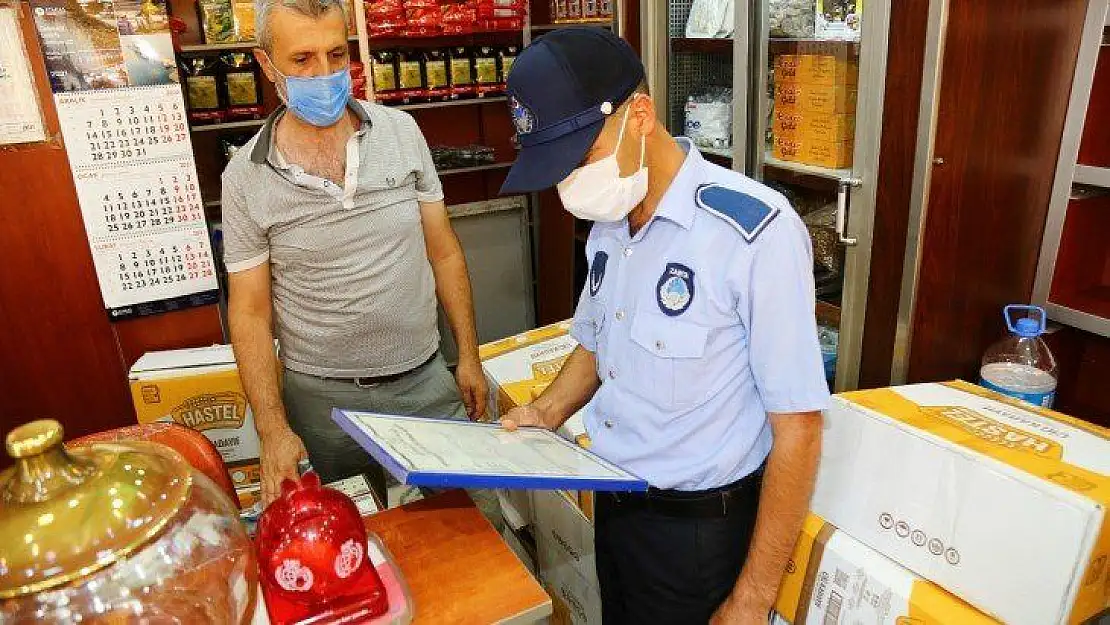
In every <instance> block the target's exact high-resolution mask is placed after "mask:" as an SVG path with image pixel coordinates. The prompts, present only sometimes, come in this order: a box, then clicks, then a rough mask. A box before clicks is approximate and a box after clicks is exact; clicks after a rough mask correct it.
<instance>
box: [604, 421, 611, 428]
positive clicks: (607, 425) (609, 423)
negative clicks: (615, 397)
mask: <svg viewBox="0 0 1110 625" xmlns="http://www.w3.org/2000/svg"><path fill="white" fill-rule="evenodd" d="M605 427H606V428H609V429H610V430H611V429H613V422H612V421H606V422H605Z"/></svg>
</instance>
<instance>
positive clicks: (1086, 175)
mask: <svg viewBox="0 0 1110 625" xmlns="http://www.w3.org/2000/svg"><path fill="white" fill-rule="evenodd" d="M1072 182H1074V183H1075V184H1085V185H1089V186H1092V187H1102V188H1104V189H1110V167H1092V166H1091V165H1076V166H1075V176H1074V177H1073V178H1072Z"/></svg>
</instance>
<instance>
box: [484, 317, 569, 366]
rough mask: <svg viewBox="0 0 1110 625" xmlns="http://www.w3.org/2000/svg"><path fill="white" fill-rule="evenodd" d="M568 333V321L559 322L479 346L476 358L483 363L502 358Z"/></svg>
mask: <svg viewBox="0 0 1110 625" xmlns="http://www.w3.org/2000/svg"><path fill="white" fill-rule="evenodd" d="M569 331H570V322H569V321H561V322H559V323H553V324H551V325H547V326H544V327H542V328H536V329H535V330H529V331H528V332H525V333H523V334H518V335H516V336H510V337H508V338H504V339H501V340H500V341H494V342H492V343H486V344H485V345H482V346H480V347H479V348H478V358H479V359H480V360H482V361H483V362H485V361H488V360H490V359H494V358H497V357H498V356H503V355H505V354H508V353H510V352H513V351H516V350H518V349H522V348H525V347H528V346H530V345H535V344H536V343H542V342H543V341H546V340H548V339H551V338H555V337H558V336H562V335H564V334H566V333H567V332H569Z"/></svg>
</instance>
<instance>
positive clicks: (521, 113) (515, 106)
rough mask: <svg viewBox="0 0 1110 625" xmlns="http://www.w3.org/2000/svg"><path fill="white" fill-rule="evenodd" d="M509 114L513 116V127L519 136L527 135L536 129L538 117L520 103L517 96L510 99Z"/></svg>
mask: <svg viewBox="0 0 1110 625" xmlns="http://www.w3.org/2000/svg"><path fill="white" fill-rule="evenodd" d="M509 112H510V113H511V114H512V116H513V125H515V126H516V131H517V133H518V134H522V135H526V134H528V133H530V132H532V131H533V130H535V129H536V115H535V113H533V112H532V110H531V109H529V108H528V107H527V106H524V105H523V104H521V103H520V100H517V99H516V96H510V97H509Z"/></svg>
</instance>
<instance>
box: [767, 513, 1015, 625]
mask: <svg viewBox="0 0 1110 625" xmlns="http://www.w3.org/2000/svg"><path fill="white" fill-rule="evenodd" d="M775 612H776V613H777V616H778V619H777V621H776V622H781V623H788V624H793V625H841V624H844V625H847V624H849V623H870V624H872V625H909V624H911V623H912V624H913V625H949V624H955V623H959V624H960V625H997V624H998V621H996V620H995V619H992V618H991V617H989V616H987V615H986V614H983V613H982V612H979V611H978V610H976V609H975V608H973V607H971V606H970V605H968V604H967V603H965V602H963V601H961V600H960V599H959V598H957V597H955V596H954V595H952V594H950V593H948V592H945V591H944V590H943V589H941V588H940V587H939V586H937V585H936V584H932V583H930V582H928V581H926V580H924V579H922V578H921V577H919V576H917V575H914V574H913V573H912V572H910V571H909V570H907V569H906V568H904V567H902V566H899V565H898V564H897V563H895V562H893V561H892V560H890V559H889V558H885V557H883V556H882V555H880V554H879V553H877V552H875V551H874V550H872V549H869V548H868V547H867V546H865V545H864V544H863V543H860V542H859V541H857V540H855V539H854V538H852V537H850V536H848V535H847V534H846V533H844V532H842V531H840V530H838V529H837V528H836V527H835V526H833V525H832V524H831V523H828V522H827V521H825V520H824V519H822V518H820V517H818V516H817V515H815V514H810V515H809V516H808V517H807V518H806V521H805V525H804V526H803V527H802V534H801V536H800V537H799V538H798V543H797V545H796V546H795V547H794V554H793V555H792V556H791V558H790V561H789V562H788V563H787V567H786V575H785V577H783V581H782V586H781V587H780V589H779V596H778V599H777V600H776V602H775Z"/></svg>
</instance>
